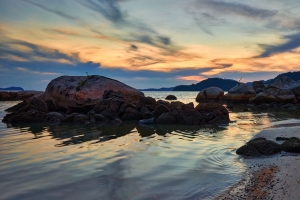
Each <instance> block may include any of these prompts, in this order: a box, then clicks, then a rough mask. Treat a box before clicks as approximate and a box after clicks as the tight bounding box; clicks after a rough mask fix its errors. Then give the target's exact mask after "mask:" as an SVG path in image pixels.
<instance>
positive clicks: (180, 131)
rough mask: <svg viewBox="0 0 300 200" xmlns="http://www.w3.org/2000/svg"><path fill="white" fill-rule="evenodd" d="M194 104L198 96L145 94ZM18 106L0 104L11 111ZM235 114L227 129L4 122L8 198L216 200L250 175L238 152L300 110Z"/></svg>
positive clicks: (3, 175) (3, 176)
mask: <svg viewBox="0 0 300 200" xmlns="http://www.w3.org/2000/svg"><path fill="white" fill-rule="evenodd" d="M144 93H145V95H146V96H151V97H153V98H156V99H157V100H159V99H164V98H165V97H166V96H167V95H169V94H173V95H175V96H176V97H177V98H178V100H179V101H182V102H184V103H189V102H194V104H195V105H197V103H196V102H195V97H196V96H197V92H170V91H168V92H144ZM17 103H18V102H12V101H10V102H8V101H7V102H0V120H1V121H2V119H3V117H4V116H5V114H6V112H5V111H4V110H5V109H7V108H9V107H11V106H13V105H15V104H17ZM244 110H245V109H244V108H243V106H234V107H233V108H232V109H230V110H229V112H230V119H231V122H230V123H229V124H223V125H206V126H185V125H147V126H145V125H139V124H138V122H136V121H133V122H123V124H122V125H121V126H112V125H105V124H97V123H91V124H85V125H75V124H50V123H45V124H19V125H13V126H12V125H9V124H5V123H2V122H0V199H1V200H17V199H18V200H19V199H22V200H41V199H42V200H52V199H66V200H68V199H70V200H74V199H76V200H81V199H82V200H87V199H88V200H92V199H95V200H96V199H97V200H99V199H100V200H148V199H149V200H150V199H158V200H160V199H162V200H177V199H178V200H181V199H205V200H206V199H214V197H216V196H217V195H218V194H220V193H222V192H224V191H225V190H226V189H227V188H228V187H230V186H232V185H234V184H236V183H237V182H238V181H240V180H241V178H242V177H243V176H244V174H245V170H246V167H245V165H244V163H243V159H244V158H242V157H240V156H237V155H236V153H235V151H236V149H237V148H238V147H240V146H241V145H243V144H245V142H247V141H248V140H249V139H250V138H251V137H253V135H255V134H256V133H258V132H259V131H261V130H262V129H264V128H267V127H269V126H270V123H272V122H277V121H282V120H287V119H300V113H299V112H291V111H282V110H281V111H268V110H264V111H244Z"/></svg>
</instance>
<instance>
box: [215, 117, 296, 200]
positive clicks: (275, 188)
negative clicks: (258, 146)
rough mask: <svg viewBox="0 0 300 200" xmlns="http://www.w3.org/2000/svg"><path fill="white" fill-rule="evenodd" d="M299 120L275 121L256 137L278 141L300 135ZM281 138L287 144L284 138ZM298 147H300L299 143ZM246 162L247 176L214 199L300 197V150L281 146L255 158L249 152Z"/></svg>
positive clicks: (292, 198) (278, 199) (238, 199)
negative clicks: (282, 148) (271, 154)
mask: <svg viewBox="0 0 300 200" xmlns="http://www.w3.org/2000/svg"><path fill="white" fill-rule="evenodd" d="M299 124H300V121H299V120H297V121H296V122H290V121H286V122H285V121H282V122H280V123H275V124H274V125H272V128H269V129H265V130H263V131H261V132H259V133H258V134H256V135H255V136H254V137H253V140H255V139H258V138H266V139H268V141H271V142H273V143H276V142H277V143H278V138H299V137H300V132H299V130H300V125H299ZM276 139H277V140H276ZM282 142H283V143H282V144H284V141H282ZM282 144H281V145H282ZM294 147H295V146H294ZM298 150H300V145H299V144H298ZM298 152H299V151H298ZM243 163H244V164H245V167H246V174H245V177H244V178H243V179H242V180H241V181H240V182H239V183H237V184H236V185H234V186H232V187H230V188H229V189H228V190H227V191H225V192H224V193H222V194H220V195H219V196H218V197H216V198H215V199H217V200H227V199H228V200H229V199H230V200H232V199H236V200H240V199H249V200H250V199H263V200H267V199H272V200H273V199H274V200H281V199H285V200H294V199H300V194H299V192H298V185H299V183H300V174H299V173H298V168H299V166H300V154H299V153H291V152H288V151H287V150H281V151H279V152H277V153H276V154H274V155H273V156H268V157H266V156H262V157H260V158H254V157H249V156H246V157H244V159H243Z"/></svg>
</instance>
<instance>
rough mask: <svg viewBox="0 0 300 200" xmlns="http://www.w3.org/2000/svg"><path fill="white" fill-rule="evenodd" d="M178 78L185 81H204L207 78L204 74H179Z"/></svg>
mask: <svg viewBox="0 0 300 200" xmlns="http://www.w3.org/2000/svg"><path fill="white" fill-rule="evenodd" d="M176 78H177V79H178V80H184V81H198V82H200V81H202V80H204V79H205V78H204V77H203V76H178V77H176Z"/></svg>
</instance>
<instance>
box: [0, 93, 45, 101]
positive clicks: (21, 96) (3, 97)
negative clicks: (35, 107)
mask: <svg viewBox="0 0 300 200" xmlns="http://www.w3.org/2000/svg"><path fill="white" fill-rule="evenodd" d="M38 94H43V92H39V91H21V92H5V91H0V101H22V100H26V99H29V98H30V97H33V96H35V95H38Z"/></svg>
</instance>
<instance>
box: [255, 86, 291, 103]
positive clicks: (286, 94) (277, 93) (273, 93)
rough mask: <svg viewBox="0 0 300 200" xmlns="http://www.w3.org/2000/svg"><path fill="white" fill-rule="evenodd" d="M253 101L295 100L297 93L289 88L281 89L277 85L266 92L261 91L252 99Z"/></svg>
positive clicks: (286, 101)
mask: <svg viewBox="0 0 300 200" xmlns="http://www.w3.org/2000/svg"><path fill="white" fill-rule="evenodd" d="M251 101H252V102H253V103H270V102H284V103H289V102H295V101H296V96H295V94H294V93H293V92H292V91H290V90H287V89H280V88H276V87H271V88H269V89H267V90H266V91H265V92H260V93H259V94H257V95H256V96H255V97H254V98H253V99H251Z"/></svg>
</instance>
